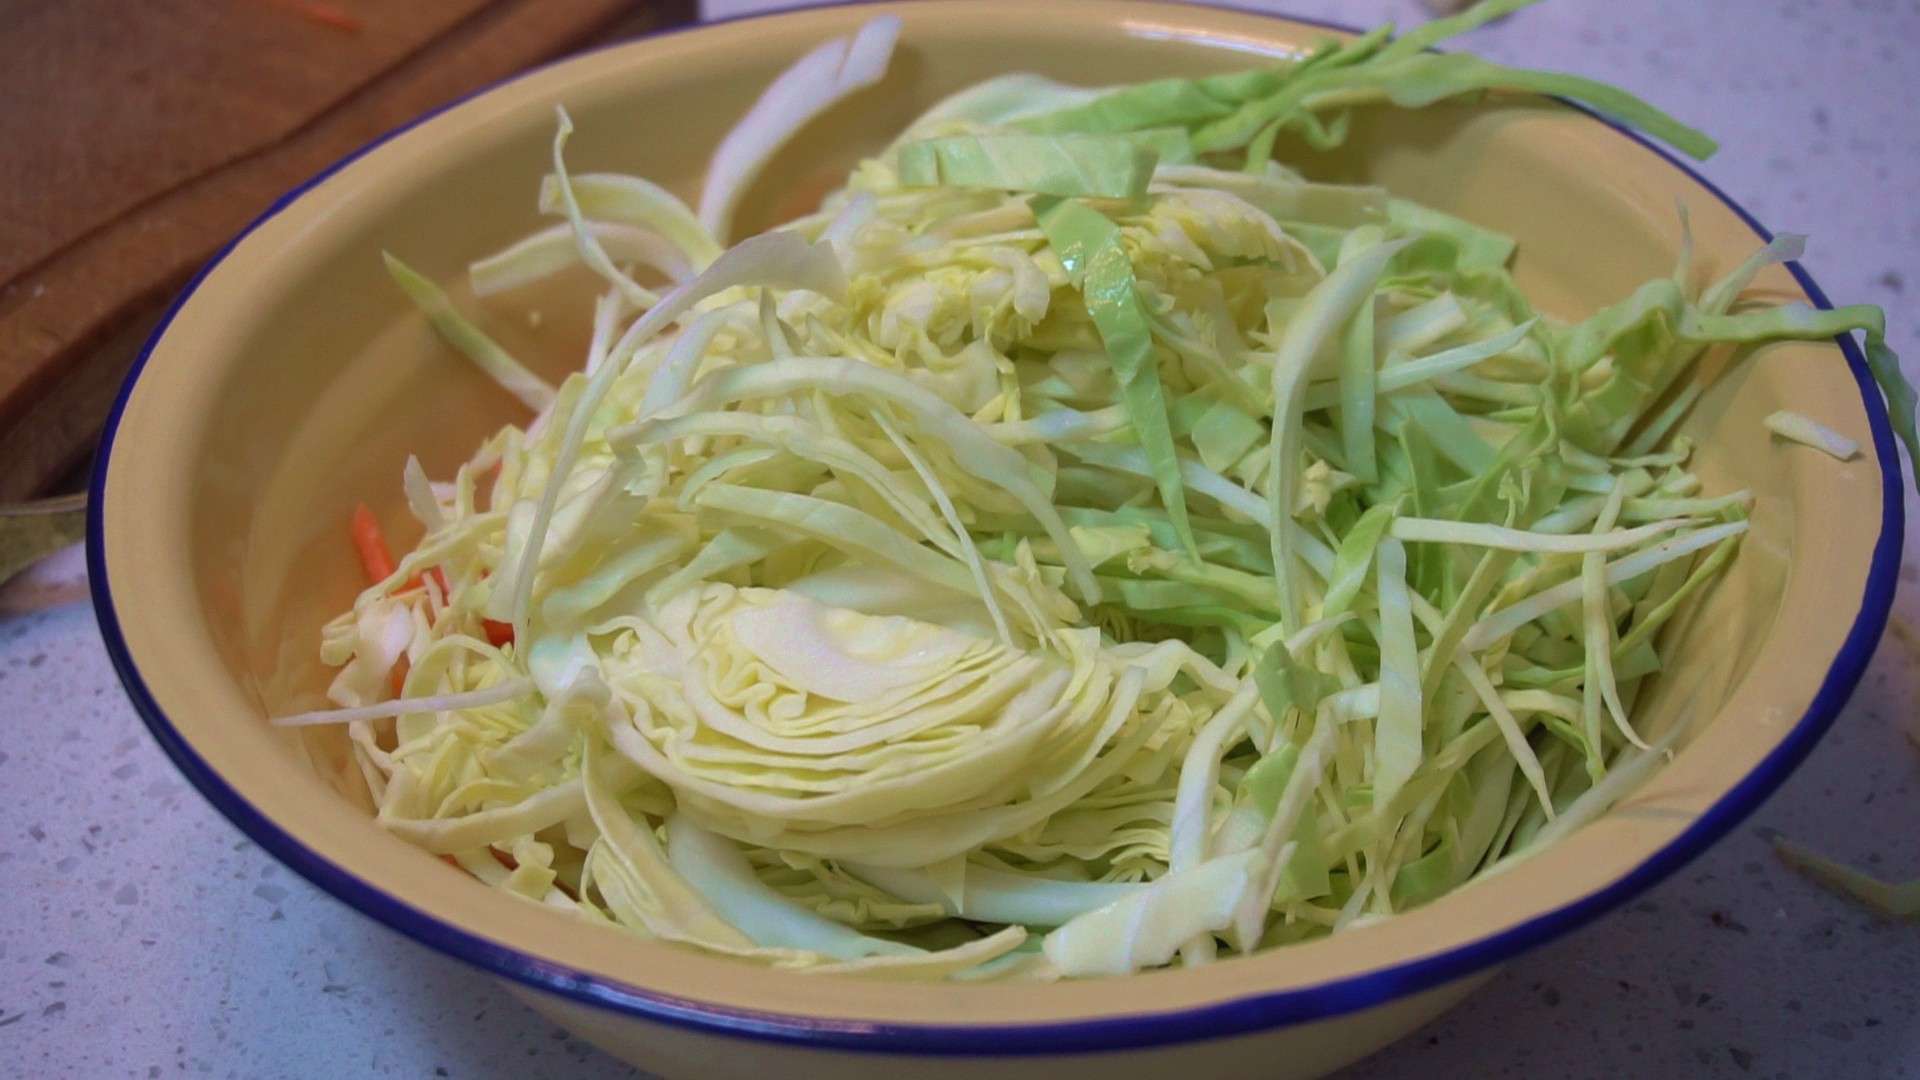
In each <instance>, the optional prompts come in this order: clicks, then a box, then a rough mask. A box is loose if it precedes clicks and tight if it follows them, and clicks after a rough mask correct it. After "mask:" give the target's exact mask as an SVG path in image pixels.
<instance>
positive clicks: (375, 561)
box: [349, 503, 393, 583]
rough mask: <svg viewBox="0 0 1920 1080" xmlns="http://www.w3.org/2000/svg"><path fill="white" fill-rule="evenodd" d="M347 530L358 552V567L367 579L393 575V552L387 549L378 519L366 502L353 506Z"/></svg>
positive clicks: (380, 579) (378, 578)
mask: <svg viewBox="0 0 1920 1080" xmlns="http://www.w3.org/2000/svg"><path fill="white" fill-rule="evenodd" d="M349 531H350V532H351V533H352V535H353V546H354V548H355V549H357V550H358V551H359V552H360V568H361V569H362V570H365V571H366V573H367V581H368V582H369V583H374V582H381V581H385V580H387V578H389V577H391V576H393V552H391V551H389V550H388V549H387V540H386V537H384V536H382V535H381V534H380V521H379V519H378V518H375V517H374V516H373V511H371V510H369V509H367V504H366V503H361V504H359V505H358V506H355V507H354V508H353V519H352V523H351V525H350V526H349Z"/></svg>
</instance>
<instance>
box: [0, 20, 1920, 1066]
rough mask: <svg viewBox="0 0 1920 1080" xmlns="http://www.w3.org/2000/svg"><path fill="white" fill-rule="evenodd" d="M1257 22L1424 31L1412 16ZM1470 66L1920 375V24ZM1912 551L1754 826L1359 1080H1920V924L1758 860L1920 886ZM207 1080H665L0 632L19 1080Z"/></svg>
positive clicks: (93, 672)
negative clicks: (1820, 723)
mask: <svg viewBox="0 0 1920 1080" xmlns="http://www.w3.org/2000/svg"><path fill="white" fill-rule="evenodd" d="M764 6H769V5H766V4H762V3H751V2H749V3H741V2H739V0H732V2H718V0H712V2H710V4H709V8H710V12H711V13H713V14H730V13H734V12H738V11H740V10H743V9H746V8H756V7H764ZM1253 6H1270V7H1271V8H1272V9H1273V10H1288V11H1293V12H1296V13H1298V14H1301V15H1307V16H1315V17H1321V18H1335V19H1343V20H1346V21H1350V22H1359V23H1372V22H1374V21H1376V20H1379V19H1381V18H1398V19H1400V20H1401V21H1402V22H1404V23H1411V22H1413V21H1416V20H1418V19H1419V18H1420V17H1421V9H1420V8H1419V7H1418V6H1416V5H1415V4H1414V3H1412V2H1410V0H1401V2H1390V0H1350V2H1346V3H1342V2H1340V0H1282V2H1280V3H1275V4H1271V5H1253ZM1470 43H1471V46H1472V47H1473V48H1475V49H1477V50H1479V51H1482V52H1484V53H1486V54H1488V55H1490V56H1492V57H1494V58H1496V59H1501V60H1505V61H1508V62H1516V63H1526V64H1530V65H1535V66H1544V67H1559V68H1565V69H1568V70H1573V71H1578V72H1581V73H1584V74H1588V75H1593V76H1598V77H1600V78H1604V79H1607V80H1609V81H1612V82H1616V83H1620V84H1623V85H1625V86H1627V87H1629V88H1631V89H1633V90H1635V91H1637V92H1639V93H1641V94H1643V95H1644V96H1646V97H1649V98H1651V99H1652V100H1653V101H1655V102H1657V103H1659V104H1661V105H1663V106H1664V107H1666V108H1668V109H1669V110H1670V111H1672V112H1674V113H1675V114H1677V115H1679V116H1680V117H1682V118H1684V119H1686V120H1688V121H1690V122H1692V123H1694V124H1696V125H1697V126H1699V127H1702V128H1704V129H1706V130H1707V131H1708V132H1710V133H1711V134H1713V135H1714V136H1716V137H1717V138H1719V139H1720V140H1721V142H1722V144H1723V146H1724V147H1725V149H1724V150H1723V151H1722V152H1721V154H1720V155H1719V156H1718V157H1716V158H1714V159H1713V160H1712V161H1711V162H1709V163H1708V164H1707V165H1706V166H1705V168H1704V171H1705V173H1706V175H1707V176H1709V177H1710V178H1712V179H1713V180H1714V181H1715V182H1716V183H1718V184H1719V185H1720V186H1721V187H1723V188H1724V189H1725V190H1726V191H1727V192H1729V193H1730V194H1732V195H1733V196H1734V197H1735V198H1737V199H1740V200H1741V201H1743V202H1744V203H1745V205H1746V206H1747V207H1748V208H1749V209H1750V210H1752V211H1753V212H1754V214H1755V215H1756V216H1758V217H1759V218H1760V220H1762V221H1764V222H1766V223H1768V224H1769V225H1770V226H1772V227H1773V228H1775V229H1779V230H1783V231H1798V232H1806V233H1809V234H1811V236H1812V242H1811V244H1810V246H1809V249H1808V254H1807V257H1806V259H1805V260H1804V262H1805V265H1806V266H1807V267H1808V268H1809V269H1810V270H1811V271H1812V272H1813V274H1814V275H1815V277H1816V278H1817V279H1818V280H1819V281H1820V282H1821V284H1822V285H1823V286H1824V287H1825V288H1826V290H1827V292H1828V293H1829V294H1830V295H1831V296H1832V297H1833V298H1834V300H1835V301H1836V302H1838V303H1847V302H1853V301H1865V302H1871V303H1876V304H1880V305H1882V306H1884V307H1885V308H1886V309H1887V311H1888V316H1889V322H1890V338H1891V341H1892V344H1893V345H1894V347H1895V348H1896V349H1898V350H1899V351H1901V352H1902V353H1904V354H1905V355H1906V356H1907V358H1908V361H1909V371H1910V372H1920V315H1916V311H1915V301H1916V299H1920V198H1916V195H1917V194H1920V189H1917V188H1916V182H1915V177H1916V176H1920V118H1916V115H1915V113H1916V111H1917V110H1920V67H1916V66H1915V64H1914V58H1913V50H1914V48H1915V47H1916V46H1920V3H1916V2H1914V0H1882V2H1872V0H1852V2H1841V0H1831V2H1824V3H1823V2H1812V0H1799V2H1795V0H1690V2H1683V3H1675V2H1670V0H1606V2H1600V0H1586V2H1581V0H1557V2H1554V3H1549V4H1546V5H1543V6H1542V7H1540V8H1536V9H1534V10H1532V11H1529V12H1527V13H1526V14H1524V15H1522V16H1520V17H1519V18H1516V19H1511V20H1508V21H1507V22H1506V23H1504V24H1501V25H1496V26H1493V27H1490V28H1488V29H1486V30H1484V31H1482V32H1479V33H1477V34H1476V35H1474V36H1473V38H1472V39H1471V41H1470ZM1907 506H1908V515H1909V517H1910V518H1911V517H1913V516H1914V514H1915V511H1916V509H1920V507H1916V504H1915V499H1914V497H1913V495H1912V493H1911V492H1909V494H1908V500H1907ZM1916 535H1920V534H1916ZM1916 546H1917V545H1916V540H1915V539H1914V538H1912V537H1910V538H1909V540H1908V542H1907V565H1906V567H1905V569H1904V570H1903V571H1902V574H1901V579H1902V581H1903V583H1908V584H1905V585H1904V587H1903V591H1902V593H1901V594H1900V596H1899V598H1898V600H1897V601H1896V606H1895V611H1896V615H1895V619H1896V623H1897V624H1898V625H1896V627H1895V632H1894V633H1889V635H1888V636H1887V640H1886V641H1885V642H1884V643H1883V644H1882V646H1881V648H1880V652H1879V654H1878V656H1877V657H1876V658H1875V660H1874V662H1873V666H1872V667H1871V668H1870V669H1869V671H1868V673H1867V676H1866V678H1865V680H1864V681H1863V682H1862V684H1861V686H1860V689H1859V691H1858V692H1857V693H1856V694H1855V695H1854V698H1853V702H1852V704H1851V706H1850V707H1849V708H1848V709H1847V710H1846V712H1845V714H1844V715H1843V716H1842V717H1841V718H1840V721H1839V723H1838V724H1837V725H1836V726H1835V728H1834V730H1833V732H1832V734H1831V735H1829V736H1828V737H1827V739H1826V740H1825V741H1824V742H1823V743H1822V744H1821V745H1820V747H1819V748H1818V749H1817V750H1816V751H1815V752H1814V754H1813V756H1812V757H1811V758H1810V759H1809V760H1808V761H1807V763H1806V764H1805V765H1804V766H1803V767H1802V768H1801V769H1800V771H1799V772H1798V773H1797V774H1795V776H1794V777H1793V778H1792V779H1791V780H1790V781H1789V782H1788V783H1787V785H1786V786H1785V787H1783V788H1782V789H1781V790H1780V792H1779V793H1778V794H1777V795H1776V796H1774V798H1773V799H1772V800H1771V801H1770V802H1768V803H1767V804H1766V806H1765V807H1764V808H1763V809H1762V810H1761V811H1760V812H1759V813H1757V814H1756V815H1754V817H1753V818H1752V819H1751V820H1750V821H1749V822H1747V823H1745V824H1744V825H1742V826H1741V827H1740V828H1739V829H1737V830H1736V831H1735V832H1734V833H1733V834H1732V835H1730V836H1728V837H1727V838H1726V839H1725V840H1723V841H1722V842H1721V843H1720V844H1719V845H1717V846H1716V847H1714V848H1713V849H1712V851H1711V852H1709V853H1708V854H1707V855H1705V856H1703V857H1702V858H1700V859H1699V860H1697V861H1695V862H1694V863H1693V864H1691V865H1689V866H1687V867H1686V868H1685V869H1683V870H1682V871H1681V872H1680V873H1678V874H1676V875H1675V876H1674V877H1672V878H1671V879H1669V880H1668V881H1667V882H1666V883H1664V884H1662V885H1661V886H1659V887H1658V888H1656V889H1654V890H1653V891H1651V892H1650V893H1648V894H1646V895H1645V896H1644V897H1643V898H1641V899H1640V900H1638V901H1636V902H1634V903H1632V904H1630V905H1629V906H1628V907H1626V908H1625V909H1624V910H1621V911H1618V912H1615V913H1613V914H1611V915H1608V916H1606V917H1605V918H1603V919H1601V920H1600V921H1599V922H1597V923H1595V924H1593V925H1592V926H1590V927H1588V928H1587V929H1585V930H1583V931H1581V932H1579V933H1576V934H1574V935H1572V936H1571V937H1568V938H1565V939H1562V940H1560V941H1558V942H1555V943H1553V944H1551V945H1549V946H1547V947H1545V948H1542V949H1540V950H1538V951H1536V952H1533V953H1530V954H1528V955H1527V956H1525V957H1523V958H1521V959H1520V960H1518V961H1517V962H1515V963H1513V964H1512V965H1511V966H1510V967H1508V969H1507V970H1506V971H1505V972H1504V973H1502V974H1501V975H1500V976H1499V977H1498V978H1497V979H1496V980H1495V981H1494V983H1493V984H1492V985H1491V986H1489V987H1488V988H1487V989H1486V990H1485V991H1483V992H1481V993H1480V994H1478V995H1476V996H1475V997H1473V998H1471V999H1470V1000H1469V1001H1468V1002H1467V1004H1465V1005H1464V1006H1462V1007H1461V1008H1459V1009H1457V1010H1456V1011H1455V1012H1453V1013H1452V1014H1451V1015H1449V1016H1447V1017H1445V1018H1443V1019H1442V1020H1440V1021H1438V1022H1437V1023H1435V1024H1433V1025H1432V1026H1430V1027H1429V1028H1427V1029H1426V1030H1423V1031H1421V1032H1420V1033H1418V1034H1416V1035H1415V1036H1413V1037H1411V1038H1409V1039H1408V1040H1406V1041H1405V1042H1403V1043H1401V1044H1399V1045H1398V1046H1396V1047H1393V1048H1392V1049H1389V1050H1387V1051H1385V1052H1384V1053H1382V1054H1380V1055H1378V1056H1376V1057H1374V1058H1372V1059H1370V1060H1369V1061H1367V1062H1365V1063H1364V1064H1362V1065H1361V1066H1358V1067H1356V1069H1355V1070H1354V1071H1353V1072H1352V1074H1351V1075H1353V1076H1367V1077H1389V1078H1392V1077H1409V1078H1411V1077H1435V1076H1440V1077H1453V1076H1460V1077H1500V1076H1515V1077H1520V1076H1541V1077H1586V1076H1592V1077H1612V1076H1688V1077H1694V1076H1704V1077H1716V1076H1726V1077H1749V1076H1752V1077H1802V1076H1807V1077H1822V1078H1826V1077H1836V1078H1837V1077H1849V1078H1884V1077H1909V1076H1920V925H1916V924H1912V923H1909V924H1904V925H1903V924H1893V923H1888V922H1885V921H1881V920H1877V919H1875V918H1874V917H1873V916H1871V915H1869V914H1868V913H1867V912H1865V911H1863V910H1862V909H1860V908H1858V907H1856V906H1854V905H1853V904H1850V903H1848V902H1846V901H1843V900H1841V899H1839V898H1837V897H1835V896H1833V895H1832V894H1829V893H1827V892H1825V891H1823V890H1821V889H1819V888H1817V887H1815V886H1813V885H1810V884H1808V883H1807V882H1805V881H1803V880H1802V879H1800V878H1799V877H1797V876H1795V875H1793V874H1792V873H1789V872H1788V871H1786V870H1785V869H1784V868H1783V867H1782V866H1781V865H1780V864H1779V863H1778V862H1777V861H1776V860H1775V858H1774V856H1773V854H1772V852H1771V849H1770V848H1769V846H1768V845H1767V843H1766V842H1765V840H1764V839H1763V838H1762V836H1761V835H1760V834H1761V833H1762V831H1763V830H1766V829H1778V830H1782V831H1784V832H1787V833H1790V834H1792V835H1793V836H1796V837H1799V838H1802V839H1804V840H1806V841H1807V842H1809V843H1811V844H1813V845H1815V846H1817V847H1819V848H1821V849H1823V850H1826V851H1830V852H1832V853H1834V854H1835V855H1838V856H1840V857H1844V858H1849V859H1853V860H1856V861H1858V862H1859V863H1860V864H1861V865H1863V866H1867V867H1869V868H1870V869H1874V870H1875V871H1876V872H1878V873H1880V874H1882V875H1883V876H1888V877H1902V878H1904V877H1912V876H1914V875H1915V874H1916V873H1920V751H1917V750H1916V749H1915V747H1914V745H1912V744H1910V743H1909V742H1908V741H1907V740H1906V739H1905V738H1903V736H1902V731H1901V725H1902V724H1903V723H1914V722H1915V719H1914V714H1915V708H1914V702H1915V696H1914V694H1915V690H1916V684H1920V664H1917V663H1916V657H1920V652H1916V647H1917V646H1916V639H1915V636H1914V634H1913V632H1912V631H1911V630H1910V629H1908V627H1909V626H1920V589H1916V588H1914V587H1913V585H1912V584H1911V583H1912V582H1915V581H1916V580H1920V560H1916V558H1915V552H1916ZM180 1074H186V1075H210V1076H223V1077H245V1078H249V1080H253V1078H273V1077H317V1076H337V1077H361V1076H394V1077H505V1076H516V1077H521V1076H526V1077H546V1076H556V1077H558V1076H567V1077H583V1078H601V1077H616V1076H632V1075H637V1074H636V1073H634V1072H633V1070H631V1069H628V1068H626V1067H624V1066H622V1065H619V1064H617V1063H615V1062H614V1061H612V1060H611V1059H609V1058H607V1057H605V1056H603V1055H601V1054H599V1053H598V1052H597V1051H595V1050H593V1049H591V1048H590V1047H587V1046H585V1045H583V1044H581V1043H579V1042H578V1041H575V1040H572V1039H569V1038H568V1037H566V1035H565V1034H564V1033H562V1032H559V1031H557V1030H555V1029H554V1028H553V1027H552V1026H551V1025H549V1024H547V1023H546V1022H544V1021H542V1020H541V1019H540V1018H539V1017H537V1016H535V1015H534V1014H533V1013H532V1012H530V1011H528V1010H527V1009H526V1008H524V1007H523V1006H521V1005H520V1004H519V1003H518V1002H516V1001H515V1000H513V999H512V998H510V997H508V996H507V995H506V994H505V993H504V992H503V991H501V990H500V989H499V988H498V987H496V986H495V985H494V984H493V983H491V982H489V981H488V980H487V979H486V978H485V977H483V976H481V975H479V974H478V973H476V972H474V971H471V970H469V969H467V968H465V967H463V966H462V965H460V964H458V963H455V962H453V961H450V960H447V959H445V958H443V957H441V956H439V955H438V954H436V953H432V952H429V951H428V950H426V949H425V948H422V947H420V946H417V945H415V944H413V943H412V942H410V941H407V940H405V939H403V938H401V937H399V936H398V935H396V934H394V933H391V932H389V931H387V930H386V929H384V928H382V927H380V926H378V925H376V924H374V923H373V922H371V921H370V920H368V919H366V918H363V917H362V916H360V915H358V914H357V913H355V912H354V911H352V910H350V909H348V908H347V907H345V906H344V905H342V904H340V903H338V902H336V901H334V900H333V899H331V898H330V897H328V896H325V895H324V894H322V893H320V892H319V891H318V890H316V889H314V888H312V887H311V886H309V885H308V884H307V883H306V882H305V881H303V880H301V879H300V878H298V877H295V876H294V875H293V874H291V873H290V872H288V871H286V870H284V869H282V868H281V867H280V866H279V865H278V864H277V863H275V862H274V861H273V860H272V859H270V858H268V857H267V856H265V855H264V854H262V853H261V852H260V851H259V850H258V849H256V848H255V847H254V846H253V845H252V844H251V843H249V842H248V841H247V840H245V839H244V838H243V837H242V836H241V835H240V834H239V833H238V832H237V831H235V830H234V829H233V827H232V826H230V825H228V824H227V823H226V821H225V820H224V819H222V818H220V817H219V816H218V815H216V814H215V813H214V812H213V811H212V810H211V809H210V808H209V807H208V806H207V804H206V803H205V802H203V801H202V800H201V798H200V796H199V795H198V794H196V793H195V792H194V791H192V790H191V789H190V788H188V787H187V785H186V784H185V783H184V782H183V781H182V780H181V779H180V777H179V775H178V774H177V773H176V772H175V771H174V769H173V767H172V766H171V765H170V764H169V763H168V762H167V761H166V760H165V759H164V758H162V757H161V755H160V753H159V751H158V750H157V749H156V748H155V745H154V743H153V741H152V739H151V738H149V736H148V735H147V733H146V731H145V730H144V728H143V727H142V726H141V724H140V722H139V720H138V719H137V718H136V717H135V715H134V713H133V710H132V708H131V707H130V706H129V705H128V704H127V702H126V700H125V698H124V697H123V696H122V694H121V691H120V687H119V684H118V682H117V681H116V680H115V678H114V676H113V673H112V671H111V669H110V668H109V666H108V664H107V660H106V657H105V654H104V652H103V651H102V649H101V645H100V641H99V636H98V633H97V631H96V630H95V627H94V623H93V618H92V615H91V613H90V612H89V611H88V610H86V609H84V608H80V607H74V608H67V609H62V610H57V611H53V612H49V613H45V614H41V615H37V616H32V617H26V618H16V619H13V620H10V621H0V1075H5V1076H22V1077H25V1076H34V1077H59V1076H78V1077H117V1076H132V1077H165V1076H175V1075H180Z"/></svg>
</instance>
